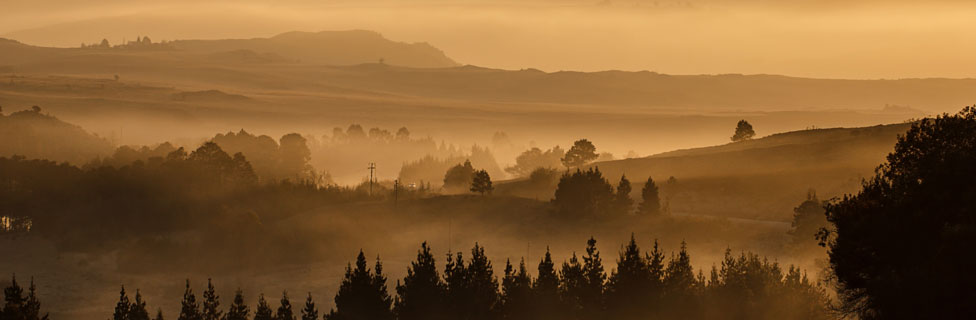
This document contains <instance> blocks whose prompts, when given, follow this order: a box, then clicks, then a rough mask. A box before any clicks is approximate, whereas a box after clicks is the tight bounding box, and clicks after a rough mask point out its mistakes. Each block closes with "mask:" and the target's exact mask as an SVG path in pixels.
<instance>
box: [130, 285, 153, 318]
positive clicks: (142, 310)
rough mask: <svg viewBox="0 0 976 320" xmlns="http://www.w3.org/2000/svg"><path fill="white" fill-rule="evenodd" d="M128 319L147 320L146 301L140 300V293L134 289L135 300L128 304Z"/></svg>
mask: <svg viewBox="0 0 976 320" xmlns="http://www.w3.org/2000/svg"><path fill="white" fill-rule="evenodd" d="M129 320H149V311H148V310H146V301H144V300H142V293H140V292H139V289H136V300H135V301H133V302H132V303H131V304H129Z"/></svg>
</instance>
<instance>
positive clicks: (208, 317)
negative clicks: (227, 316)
mask: <svg viewBox="0 0 976 320" xmlns="http://www.w3.org/2000/svg"><path fill="white" fill-rule="evenodd" d="M221 314H222V312H221V311H220V297H219V296H217V292H216V290H215V289H214V285H213V281H212V280H211V279H207V291H204V292H203V320H221Z"/></svg>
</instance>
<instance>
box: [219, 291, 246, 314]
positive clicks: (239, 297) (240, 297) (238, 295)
mask: <svg viewBox="0 0 976 320" xmlns="http://www.w3.org/2000/svg"><path fill="white" fill-rule="evenodd" d="M250 312H251V310H250V308H248V306H247V303H245V302H244V291H241V289H240V288H238V289H237V291H236V292H234V302H232V303H231V304H230V308H228V309H227V314H226V315H225V316H224V320H247V314H248V313H250Z"/></svg>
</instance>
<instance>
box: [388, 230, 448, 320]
mask: <svg viewBox="0 0 976 320" xmlns="http://www.w3.org/2000/svg"><path fill="white" fill-rule="evenodd" d="M396 291H397V300H396V303H395V306H394V311H395V312H396V315H397V319H400V320H421V319H446V314H445V313H444V306H443V304H444V301H445V299H446V297H445V291H446V288H445V285H444V282H443V281H441V278H440V275H438V272H437V266H436V263H435V261H434V255H433V254H431V252H430V247H428V246H427V242H424V243H422V244H421V245H420V250H419V251H418V252H417V260H416V261H414V262H411V263H410V266H409V267H408V268H407V276H406V277H404V278H403V284H397V287H396Z"/></svg>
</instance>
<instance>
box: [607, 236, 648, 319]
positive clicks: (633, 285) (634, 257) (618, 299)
mask: <svg viewBox="0 0 976 320" xmlns="http://www.w3.org/2000/svg"><path fill="white" fill-rule="evenodd" d="M652 277H653V276H652V274H651V269H650V266H649V265H648V260H647V259H645V257H644V255H641V252H640V248H639V247H638V246H637V241H636V240H635V239H634V235H633V234H631V235H630V242H629V243H628V244H627V246H626V247H624V249H623V251H621V252H620V257H619V258H618V259H617V270H616V271H614V272H613V273H612V274H611V275H610V281H609V282H608V283H607V292H606V294H607V309H608V310H609V312H610V313H611V314H613V315H615V317H616V318H617V319H623V318H633V319H646V318H649V317H651V313H652V311H654V310H653V309H652V308H651V306H652V305H657V301H658V300H659V299H660V297H659V296H657V293H658V292H657V290H655V289H656V287H657V283H656V282H657V281H655V280H656V279H654V278H652Z"/></svg>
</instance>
